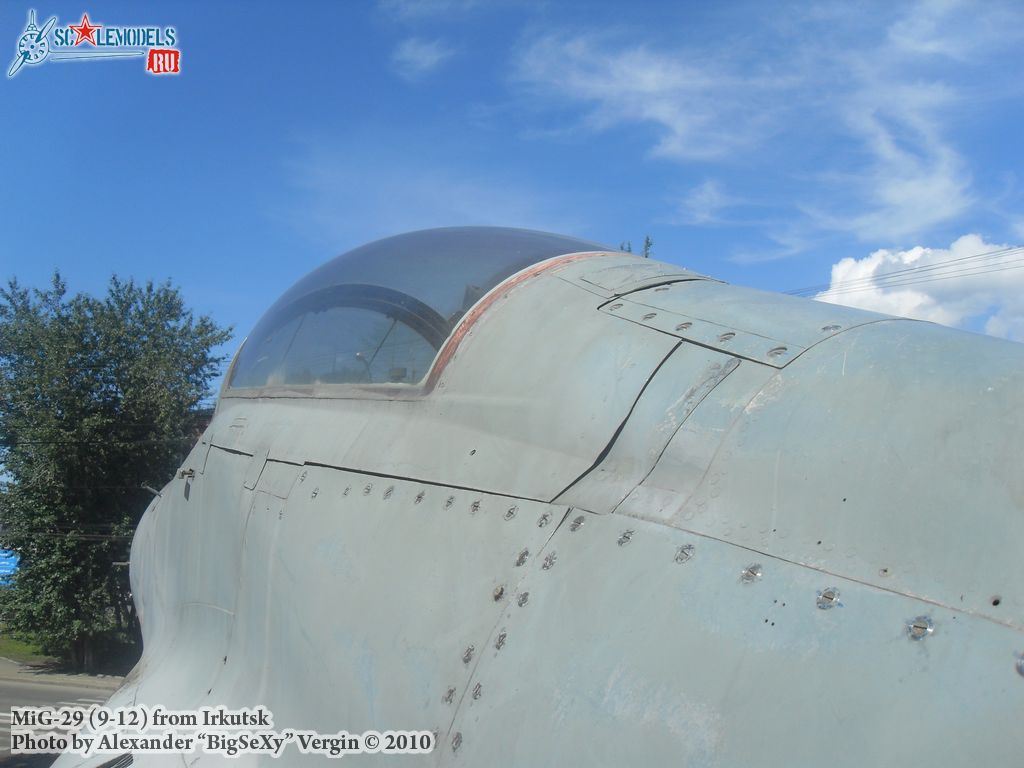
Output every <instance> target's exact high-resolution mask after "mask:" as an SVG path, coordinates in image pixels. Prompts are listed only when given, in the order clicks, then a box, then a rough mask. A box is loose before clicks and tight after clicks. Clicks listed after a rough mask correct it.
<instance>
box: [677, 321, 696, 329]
mask: <svg viewBox="0 0 1024 768" xmlns="http://www.w3.org/2000/svg"><path fill="white" fill-rule="evenodd" d="M692 327H693V323H691V322H689V321H687V322H685V323H680V324H679V325H677V326H676V330H677V331H687V330H689V329H690V328H692Z"/></svg>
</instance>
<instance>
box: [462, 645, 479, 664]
mask: <svg viewBox="0 0 1024 768" xmlns="http://www.w3.org/2000/svg"><path fill="white" fill-rule="evenodd" d="M474 653H476V646H473V645H471V646H469V648H467V649H466V650H465V651H464V652H463V654H462V663H463V664H469V662H471V661H472V660H473V654H474Z"/></svg>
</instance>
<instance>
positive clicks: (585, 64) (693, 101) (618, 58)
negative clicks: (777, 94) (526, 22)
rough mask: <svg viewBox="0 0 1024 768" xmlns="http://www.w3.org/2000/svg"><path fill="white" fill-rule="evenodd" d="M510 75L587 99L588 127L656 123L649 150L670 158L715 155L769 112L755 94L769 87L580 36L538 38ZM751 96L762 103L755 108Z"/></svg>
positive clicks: (682, 57) (689, 59) (740, 140)
mask: <svg viewBox="0 0 1024 768" xmlns="http://www.w3.org/2000/svg"><path fill="white" fill-rule="evenodd" d="M516 77H517V79H518V80H519V81H520V82H522V83H524V84H526V85H527V86H529V87H531V88H533V89H534V90H535V92H536V93H537V94H538V95H541V96H543V97H550V98H553V99H554V100H556V101H562V100H564V99H565V98H566V97H568V98H569V99H572V100H574V101H577V102H581V103H583V104H586V105H587V106H588V109H589V112H588V113H587V115H586V118H585V121H586V124H587V125H589V127H590V128H591V129H593V130H605V129H608V128H610V127H611V126H614V125H618V124H623V123H650V124H653V125H655V126H657V128H658V139H657V142H656V144H655V146H654V149H653V152H654V154H655V155H660V156H663V157H669V158H672V159H675V160H693V159H701V160H707V159H711V158H716V157H721V156H723V155H726V154H728V153H729V152H731V151H733V150H735V149H737V148H738V147H741V146H744V145H747V144H749V143H751V141H753V140H754V139H755V138H756V136H757V135H758V134H759V133H760V130H759V128H760V126H761V125H762V124H763V123H764V122H765V120H766V116H767V114H768V105H767V102H766V101H765V100H764V98H763V97H762V98H760V99H756V96H757V94H758V93H763V92H766V91H769V90H771V89H772V87H773V83H772V82H771V81H770V80H760V81H758V80H757V79H756V78H752V77H750V76H749V75H748V76H745V77H740V76H738V75H737V74H733V73H731V72H730V71H728V70H727V69H726V68H725V67H724V66H722V67H719V66H718V65H716V64H714V63H712V62H710V61H709V60H707V59H706V58H701V57H699V56H697V55H693V56H689V55H687V54H686V53H684V52H674V53H663V52H658V51H654V50H651V49H649V48H647V47H645V46H631V47H627V48H618V47H617V46H616V45H615V43H614V41H612V40H610V39H608V38H606V37H605V38H602V37H598V36H587V35H557V34H545V35H543V36H541V37H539V38H538V39H536V40H535V41H534V42H533V43H532V44H530V45H529V46H527V47H526V48H525V49H524V50H523V51H522V52H521V54H520V56H519V59H518V65H517V68H516ZM751 99H756V100H759V101H760V102H761V108H762V110H761V111H760V112H758V111H757V110H756V109H755V110H752V109H751V107H753V106H755V105H754V104H751V103H750V100H751ZM741 117H742V118H743V119H740V118H741Z"/></svg>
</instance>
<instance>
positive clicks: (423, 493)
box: [413, 491, 427, 504]
mask: <svg viewBox="0 0 1024 768" xmlns="http://www.w3.org/2000/svg"><path fill="white" fill-rule="evenodd" d="M426 495H427V493H426V491H420V492H419V493H417V494H416V498H415V499H414V500H413V504H419V503H420V502H421V501H423V497H424V496H426Z"/></svg>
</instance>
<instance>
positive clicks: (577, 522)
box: [569, 515, 583, 533]
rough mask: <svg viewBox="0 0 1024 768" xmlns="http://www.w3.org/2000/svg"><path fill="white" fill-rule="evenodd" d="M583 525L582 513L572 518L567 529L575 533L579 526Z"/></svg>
mask: <svg viewBox="0 0 1024 768" xmlns="http://www.w3.org/2000/svg"><path fill="white" fill-rule="evenodd" d="M582 527H583V515H580V516H579V517H576V518H573V521H572V522H571V523H569V530H570V531H572V532H573V533H576V531H578V530H579V529H580V528H582Z"/></svg>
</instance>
